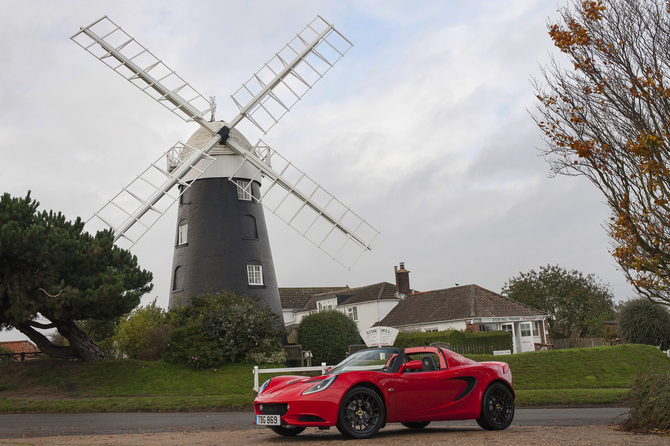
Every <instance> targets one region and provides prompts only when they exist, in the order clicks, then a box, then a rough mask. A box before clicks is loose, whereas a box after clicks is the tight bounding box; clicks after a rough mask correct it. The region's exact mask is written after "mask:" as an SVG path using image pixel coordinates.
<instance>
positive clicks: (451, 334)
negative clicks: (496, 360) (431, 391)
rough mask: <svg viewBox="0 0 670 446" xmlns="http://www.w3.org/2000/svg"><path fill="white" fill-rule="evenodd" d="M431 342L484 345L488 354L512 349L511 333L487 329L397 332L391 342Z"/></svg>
mask: <svg viewBox="0 0 670 446" xmlns="http://www.w3.org/2000/svg"><path fill="white" fill-rule="evenodd" d="M433 342H448V343H449V344H451V345H486V346H489V347H490V352H487V353H488V354H493V351H494V350H512V335H511V334H510V333H508V332H506V331H487V332H484V333H462V332H460V331H457V330H445V331H429V332H415V333H398V337H397V338H396V340H395V343H394V344H393V345H394V346H395V347H400V348H407V347H421V346H424V345H430V344H431V343H433Z"/></svg>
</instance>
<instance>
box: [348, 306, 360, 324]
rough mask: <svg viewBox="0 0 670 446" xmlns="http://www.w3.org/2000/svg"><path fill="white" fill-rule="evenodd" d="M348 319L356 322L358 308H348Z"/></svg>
mask: <svg viewBox="0 0 670 446" xmlns="http://www.w3.org/2000/svg"><path fill="white" fill-rule="evenodd" d="M349 317H350V318H352V319H353V320H355V321H357V320H358V307H351V308H349Z"/></svg>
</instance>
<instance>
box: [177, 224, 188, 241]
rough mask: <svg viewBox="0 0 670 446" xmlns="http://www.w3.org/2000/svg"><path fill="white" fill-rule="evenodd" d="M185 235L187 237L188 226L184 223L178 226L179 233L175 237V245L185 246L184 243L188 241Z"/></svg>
mask: <svg viewBox="0 0 670 446" xmlns="http://www.w3.org/2000/svg"><path fill="white" fill-rule="evenodd" d="M187 235H188V224H187V223H184V224H182V225H179V233H178V235H177V245H185V244H186V241H187V240H188V238H187Z"/></svg>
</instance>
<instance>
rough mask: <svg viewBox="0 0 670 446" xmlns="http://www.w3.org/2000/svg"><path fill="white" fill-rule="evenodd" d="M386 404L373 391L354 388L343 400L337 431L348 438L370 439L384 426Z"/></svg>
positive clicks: (338, 416) (365, 388) (338, 415)
mask: <svg viewBox="0 0 670 446" xmlns="http://www.w3.org/2000/svg"><path fill="white" fill-rule="evenodd" d="M384 409H385V408H384V402H383V401H382V399H381V398H380V397H379V395H377V392H375V391H374V390H372V389H369V388H367V387H354V388H353V389H350V390H349V391H348V392H347V393H346V394H345V395H344V398H342V403H341V404H340V409H339V411H338V414H337V430H339V431H340V433H341V434H342V435H344V436H346V437H350V438H368V437H371V436H373V435H374V434H376V433H377V431H379V429H380V428H381V427H382V425H383V424H384Z"/></svg>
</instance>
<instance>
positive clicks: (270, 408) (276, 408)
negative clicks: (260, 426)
mask: <svg viewBox="0 0 670 446" xmlns="http://www.w3.org/2000/svg"><path fill="white" fill-rule="evenodd" d="M262 406H263V410H261V414H262V415H281V416H284V415H286V412H288V404H281V403H280V404H265V403H263V404H262Z"/></svg>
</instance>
